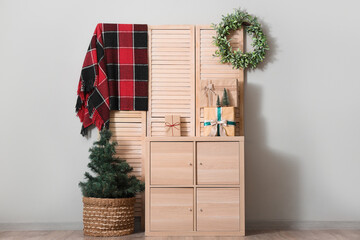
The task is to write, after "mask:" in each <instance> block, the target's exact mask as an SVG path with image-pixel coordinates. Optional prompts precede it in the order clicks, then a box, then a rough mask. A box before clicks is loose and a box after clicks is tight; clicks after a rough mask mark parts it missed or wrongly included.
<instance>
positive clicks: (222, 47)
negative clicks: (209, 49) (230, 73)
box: [212, 9, 269, 69]
mask: <svg viewBox="0 0 360 240" xmlns="http://www.w3.org/2000/svg"><path fill="white" fill-rule="evenodd" d="M212 27H213V28H214V29H215V30H216V36H215V37H214V44H215V46H217V47H218V48H219V49H218V50H216V51H215V54H214V56H216V57H220V58H221V60H220V61H221V62H222V63H231V64H232V65H233V68H236V69H239V68H242V69H245V68H248V67H251V68H253V69H254V68H256V66H257V65H258V64H259V63H260V62H262V61H263V60H264V58H265V52H266V51H267V50H269V46H268V43H267V39H266V36H265V34H264V33H263V31H262V29H261V24H260V23H259V22H258V21H257V18H256V17H253V16H251V15H250V14H248V13H247V12H246V11H242V10H241V9H235V11H234V13H232V14H228V15H227V16H222V21H221V22H220V23H219V24H213V25H212ZM241 27H244V28H245V31H246V32H247V33H248V34H249V35H250V36H252V40H253V42H252V44H251V46H252V47H253V51H252V52H246V53H245V52H242V51H241V50H240V49H237V50H233V49H232V47H231V45H230V42H229V40H228V39H227V36H228V35H229V34H230V31H232V30H237V29H240V28H241Z"/></svg>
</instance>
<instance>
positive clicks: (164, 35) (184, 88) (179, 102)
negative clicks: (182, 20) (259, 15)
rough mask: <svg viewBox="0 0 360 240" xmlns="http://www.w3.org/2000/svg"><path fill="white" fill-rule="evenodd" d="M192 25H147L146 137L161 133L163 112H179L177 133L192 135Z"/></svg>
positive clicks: (161, 134)
mask: <svg viewBox="0 0 360 240" xmlns="http://www.w3.org/2000/svg"><path fill="white" fill-rule="evenodd" d="M194 32H195V27H194V26H192V25H165V26H149V31H148V34H149V37H148V39H149V113H148V130H147V133H148V136H165V135H166V134H165V127H164V125H165V121H164V118H165V114H173V115H180V117H181V118H180V120H181V136H194V134H195V121H194V119H195V101H194V99H195V81H194V79H195V33H194Z"/></svg>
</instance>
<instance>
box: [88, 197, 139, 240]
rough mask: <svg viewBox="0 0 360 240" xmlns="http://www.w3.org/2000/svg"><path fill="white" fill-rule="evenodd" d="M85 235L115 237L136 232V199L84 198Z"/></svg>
mask: <svg viewBox="0 0 360 240" xmlns="http://www.w3.org/2000/svg"><path fill="white" fill-rule="evenodd" d="M83 203H84V211H83V221H84V235H87V236H95V237H113V236H122V235H126V234H131V233H133V232H134V204H135V198H115V199H110V198H88V197H83Z"/></svg>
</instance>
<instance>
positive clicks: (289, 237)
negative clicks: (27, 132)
mask: <svg viewBox="0 0 360 240" xmlns="http://www.w3.org/2000/svg"><path fill="white" fill-rule="evenodd" d="M0 239H1V240H3V239H4V240H5V239H6V240H24V239H25V240H27V239H31V240H63V239H66V240H77V239H79V240H80V239H88V240H90V239H91V240H100V239H106V240H115V239H118V240H120V239H121V240H129V239H135V240H140V239H146V240H165V239H169V240H181V239H184V240H196V239H199V240H200V239H203V240H205V239H206V240H231V239H246V240H247V239H251V240H255V239H256V240H283V239H284V240H285V239H286V240H295V239H296V240H297V239H299V240H300V239H301V240H322V239H324V240H333V239H334V240H335V239H336V240H342V239H344V240H360V230H303V231H294V230H289V231H274V230H271V231H263V232H260V231H254V232H249V233H247V236H246V237H145V236H144V233H143V232H142V233H135V234H131V235H128V236H124V237H118V238H115V237H114V238H112V237H109V238H95V237H85V236H84V235H83V232H82V231H16V232H15V231H3V232H0Z"/></svg>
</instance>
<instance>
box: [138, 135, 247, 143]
mask: <svg viewBox="0 0 360 240" xmlns="http://www.w3.org/2000/svg"><path fill="white" fill-rule="evenodd" d="M145 141H147V142H193V141H195V142H243V141H244V136H235V137H146V138H145Z"/></svg>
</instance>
